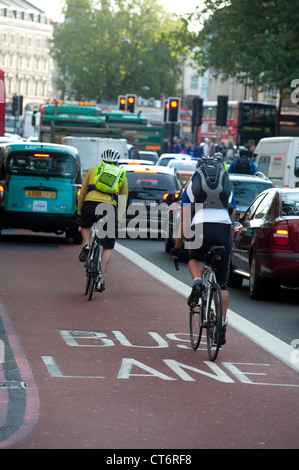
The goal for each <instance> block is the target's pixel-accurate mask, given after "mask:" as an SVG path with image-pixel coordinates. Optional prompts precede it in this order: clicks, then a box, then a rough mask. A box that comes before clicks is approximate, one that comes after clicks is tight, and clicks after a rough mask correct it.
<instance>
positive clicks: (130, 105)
mask: <svg viewBox="0 0 299 470" xmlns="http://www.w3.org/2000/svg"><path fill="white" fill-rule="evenodd" d="M135 103H136V95H127V108H126V109H127V111H129V112H130V113H135Z"/></svg>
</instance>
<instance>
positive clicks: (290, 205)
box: [281, 191, 299, 216]
mask: <svg viewBox="0 0 299 470" xmlns="http://www.w3.org/2000/svg"><path fill="white" fill-rule="evenodd" d="M281 203H282V206H281V215H290V216H293V215H299V191H298V192H294V193H284V194H282V201H281Z"/></svg>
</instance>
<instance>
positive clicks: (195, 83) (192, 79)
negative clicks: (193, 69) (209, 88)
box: [190, 75, 198, 90]
mask: <svg viewBox="0 0 299 470" xmlns="http://www.w3.org/2000/svg"><path fill="white" fill-rule="evenodd" d="M190 89H191V90H197V89H198V75H191V77H190Z"/></svg>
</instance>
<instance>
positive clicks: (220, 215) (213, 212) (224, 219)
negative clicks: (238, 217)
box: [182, 184, 236, 225]
mask: <svg viewBox="0 0 299 470" xmlns="http://www.w3.org/2000/svg"><path fill="white" fill-rule="evenodd" d="M192 202H194V195H193V192H192V184H189V186H187V188H186V190H185V191H184V194H183V198H182V206H183V205H186V204H188V203H189V204H191V203H192ZM228 202H229V204H232V205H233V207H236V201H235V196H234V193H233V192H231V193H230V197H229V200H228ZM200 207H203V206H202V205H201V204H200ZM205 222H212V223H218V224H230V225H232V221H231V219H230V216H229V213H228V210H227V209H225V208H224V207H223V208H220V209H213V208H210V207H204V208H203V209H202V210H197V211H196V212H195V215H194V217H193V219H192V221H191V225H196V224H201V223H205Z"/></svg>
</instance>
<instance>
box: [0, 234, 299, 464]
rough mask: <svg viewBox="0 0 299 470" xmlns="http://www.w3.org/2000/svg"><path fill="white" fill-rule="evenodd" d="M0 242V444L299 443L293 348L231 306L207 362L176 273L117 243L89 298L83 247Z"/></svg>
mask: <svg viewBox="0 0 299 470" xmlns="http://www.w3.org/2000/svg"><path fill="white" fill-rule="evenodd" d="M45 240H48V238H47V239H46V238H45ZM54 240H55V239H54ZM0 246H1V249H0V254H1V272H0V285H1V291H0V296H1V303H0V318H1V320H2V330H1V332H2V331H4V333H6V336H7V341H6V342H5V344H4V342H3V343H1V344H2V346H3V347H2V351H3V349H5V354H4V353H3V354H2V361H0V366H1V367H0V371H1V376H0V385H1V384H2V385H1V387H0V448H10V449H94V448H98V449H107V450H111V452H110V453H109V456H111V458H112V459H113V458H116V457H115V455H116V454H115V455H114V453H113V450H114V449H118V450H120V449H123V450H124V449H133V450H134V455H137V454H138V452H137V451H136V450H138V449H153V453H154V454H159V452H158V451H157V449H176V450H177V453H178V454H180V455H183V454H184V455H185V454H188V452H187V451H186V450H188V449H203V448H207V449H212V448H217V449H221V448H222V449H249V448H251V449H270V448H271V449H283V448H298V411H299V410H298V408H299V407H298V402H299V400H298V392H299V377H298V370H299V369H298V362H299V361H298V357H297V355H296V350H295V349H294V354H293V356H292V352H291V348H290V347H289V346H287V345H285V351H283V349H284V343H282V342H278V343H277V345H278V347H279V346H281V351H282V355H283V354H284V356H282V358H281V357H280V352H278V354H276V355H275V354H272V352H271V347H270V348H268V346H267V348H266V349H265V348H264V347H263V346H262V345H261V344H259V342H260V343H262V341H259V339H258V337H259V332H258V333H257V335H256V341H253V340H252V339H251V338H250V337H248V336H249V335H248V334H245V335H244V334H243V333H242V332H241V330H242V327H243V324H242V322H241V324H240V325H239V326H238V324H237V323H238V322H237V316H236V315H235V314H234V313H233V312H231V317H232V319H233V323H235V324H236V328H235V327H232V326H229V328H228V332H227V344H226V345H225V346H224V347H223V348H222V349H221V350H220V352H219V355H218V358H217V361H216V362H214V363H212V362H210V361H209V360H208V355H207V350H206V345H205V344H201V345H200V348H199V349H198V350H197V351H194V350H192V348H191V346H190V340H189V318H188V308H187V303H186V297H187V295H188V294H189V287H187V288H186V289H187V291H186V292H185V294H184V295H182V293H180V292H179V290H180V288H183V287H184V286H182V285H181V286H180V283H177V281H176V279H175V271H174V277H170V276H169V275H168V274H167V273H165V274H164V275H162V274H161V272H159V271H155V268H154V267H152V271H153V272H154V271H155V273H156V274H157V273H158V278H159V276H160V277H162V276H163V281H164V283H163V282H160V280H159V279H157V278H156V277H155V276H154V275H153V272H148V271H149V270H150V269H151V266H150V263H148V264H147V265H146V268H147V271H146V270H145V269H144V266H142V263H141V262H140V260H138V258H135V257H134V253H133V252H130V251H128V250H125V249H123V247H121V246H120V245H118V246H117V249H116V250H115V251H114V253H113V257H112V261H111V264H110V267H109V274H108V278H107V282H106V290H105V292H103V293H95V294H94V296H93V298H92V300H91V301H90V302H89V301H88V300H87V298H86V296H85V295H84V287H85V272H84V267H83V264H81V263H79V261H78V252H79V251H80V248H79V249H78V246H74V245H71V244H68V243H66V242H65V240H64V239H63V238H61V239H59V238H57V241H55V242H51V243H46V242H45V243H44V244H43V243H39V244H38V245H35V244H33V243H32V242H31V243H30V242H26V243H21V242H20V243H18V241H17V238H16V239H15V240H14V241H11V239H10V242H9V243H5V242H2V243H1V244H0ZM130 258H131V259H130ZM132 261H135V262H132ZM136 263H137V264H136ZM138 264H140V265H139V266H138ZM170 274H173V273H170ZM165 283H166V284H169V285H166V284H165ZM171 284H172V285H171ZM247 326H248V325H247ZM0 327H1V326H0ZM1 339H2V335H1ZM270 343H271V341H270V340H269V344H270ZM0 351H1V350H0ZM8 351H10V353H8ZM288 354H289V356H290V357H289V359H288ZM9 355H13V356H14V361H15V364H16V365H17V367H14V369H17V372H18V375H17V377H16V376H14V377H13V380H12V378H11V377H12V376H9V377H10V386H9V384H8V382H9V379H8V374H9V371H8V370H6V369H9V364H8V365H7V363H6V361H5V357H7V358H9ZM13 382H14V384H15V385H16V384H17V388H15V389H14V388H13V385H14V384H13ZM5 383H6V386H5ZM17 393H19V395H18V394H17ZM20 394H21V395H20ZM16 403H18V406H16ZM11 409H14V413H12V412H11ZM117 455H121V452H119V453H118V454H117ZM132 455H133V453H132ZM113 456H114V457H113ZM109 458H110V457H109ZM107 463H116V462H115V461H114V462H113V461H111V462H110V461H109V462H107ZM151 463H154V462H151ZM164 463H165V462H164ZM184 463H186V462H184ZM136 465H137V463H136Z"/></svg>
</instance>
